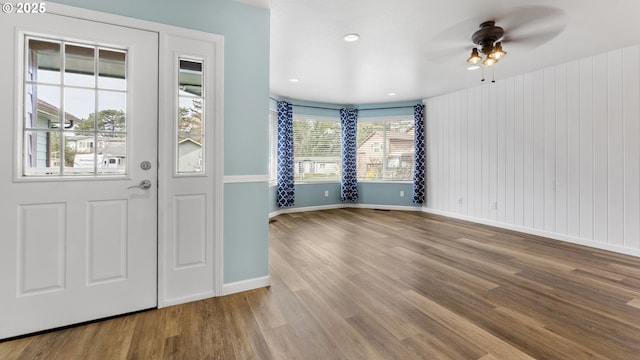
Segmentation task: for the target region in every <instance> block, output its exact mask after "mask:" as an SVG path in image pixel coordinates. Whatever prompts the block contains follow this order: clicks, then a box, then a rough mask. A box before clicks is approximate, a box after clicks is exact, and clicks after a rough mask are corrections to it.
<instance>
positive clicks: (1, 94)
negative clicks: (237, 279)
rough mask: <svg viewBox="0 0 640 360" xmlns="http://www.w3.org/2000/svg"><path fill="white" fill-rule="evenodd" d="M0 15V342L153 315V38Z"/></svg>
mask: <svg viewBox="0 0 640 360" xmlns="http://www.w3.org/2000/svg"><path fill="white" fill-rule="evenodd" d="M1 17H2V21H1V22H0V45H2V47H3V52H4V54H3V55H2V56H0V79H1V81H0V119H1V122H0V123H1V124H2V131H0V169H2V170H1V171H0V199H1V200H0V229H1V231H2V233H1V234H0V339H2V338H7V337H12V336H17V335H21V334H26V333H30V332H34V331H39V330H44V329H50V328H55V327H60V326H65V325H69V324H73V323H78V322H83V321H88V320H93V319H98V318H103V317H108V316H112V315H116V314H122V313H127V312H131V311H136V310H141V309H146V308H152V307H155V306H156V302H157V289H156V287H157V186H156V184H157V121H158V120H157V119H158V116H157V115H158V114H157V108H158V106H157V99H158V85H157V84H158V35H157V33H154V32H147V31H142V30H134V29H131V28H125V27H119V26H114V25H108V24H104V23H97V22H90V21H85V20H80V19H76V18H71V17H66V16H61V15H54V14H50V13H47V14H2V15H1ZM146 165H149V166H146ZM143 180H147V181H148V182H145V183H142V185H144V186H139V185H140V184H141V182H142V181H143ZM134 186H139V187H134Z"/></svg>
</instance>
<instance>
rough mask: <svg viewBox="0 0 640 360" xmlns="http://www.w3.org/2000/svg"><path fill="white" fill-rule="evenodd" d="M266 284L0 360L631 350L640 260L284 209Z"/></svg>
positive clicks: (414, 220) (109, 324)
mask: <svg viewBox="0 0 640 360" xmlns="http://www.w3.org/2000/svg"><path fill="white" fill-rule="evenodd" d="M275 220H276V221H275V222H273V223H272V224H271V225H270V228H271V251H270V256H271V279H272V285H271V287H270V288H265V289H258V290H254V291H249V292H245V293H241V294H235V295H231V296H226V297H220V298H214V299H208V300H204V301H198V302H193V303H189V304H185V305H179V306H173V307H169V308H164V309H159V310H150V311H146V312H141V313H137V314H133V315H129V316H124V317H119V318H115V319H110V320H105V321H101V322H96V323H92V324H88V325H83V326H78V327H73V328H68V329H64V330H60V331H55V332H50V333H45V334H41V335H37V336H32V337H27V338H22V339H18V340H12V341H5V342H3V343H0V359H225V360H228V359H323V360H324V359H481V360H495V359H505V360H515V359H534V358H535V359H608V360H613V359H625V360H627V359H640V259H639V258H635V257H631V256H625V255H620V254H614V253H609V252H605V251H600V250H595V249H591V248H585V247H580V246H576V245H572V244H567V243H562V242H558V241H555V240H548V239H544V238H540V237H535V236H531V235H524V234H520V233H516V232H512V231H506V230H500V229H496V228H491V227H488V226H483V225H477V224H471V223H467V222H463V221H459V220H452V219H448V218H444V217H439V216H435V215H428V214H424V213H419V212H397V211H376V210H368V209H338V210H327V211H318V212H308V213H294V214H286V215H280V216H278V217H276V218H275Z"/></svg>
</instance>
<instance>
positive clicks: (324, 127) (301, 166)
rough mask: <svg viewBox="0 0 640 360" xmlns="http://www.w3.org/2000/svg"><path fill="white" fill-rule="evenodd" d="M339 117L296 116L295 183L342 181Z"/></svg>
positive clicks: (294, 133)
mask: <svg viewBox="0 0 640 360" xmlns="http://www.w3.org/2000/svg"><path fill="white" fill-rule="evenodd" d="M340 134H341V130H340V120H339V119H337V118H330V117H311V116H294V119H293V161H294V164H293V168H294V178H295V181H296V182H323V181H340V174H341V166H342V157H341V154H342V145H341V138H340Z"/></svg>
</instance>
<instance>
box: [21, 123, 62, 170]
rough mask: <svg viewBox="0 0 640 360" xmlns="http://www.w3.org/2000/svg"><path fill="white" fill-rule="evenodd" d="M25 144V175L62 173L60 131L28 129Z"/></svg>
mask: <svg viewBox="0 0 640 360" xmlns="http://www.w3.org/2000/svg"><path fill="white" fill-rule="evenodd" d="M24 146H25V149H24V155H25V156H24V175H31V176H42V175H59V174H60V159H61V156H62V154H61V152H60V132H58V131H26V132H25V137H24Z"/></svg>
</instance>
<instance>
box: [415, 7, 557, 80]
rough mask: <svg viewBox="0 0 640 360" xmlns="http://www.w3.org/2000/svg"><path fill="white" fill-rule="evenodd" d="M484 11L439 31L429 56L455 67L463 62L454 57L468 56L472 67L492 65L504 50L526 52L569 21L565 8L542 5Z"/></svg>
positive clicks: (428, 57)
mask: <svg viewBox="0 0 640 360" xmlns="http://www.w3.org/2000/svg"><path fill="white" fill-rule="evenodd" d="M482 13H483V14H484V15H483V14H479V15H478V16H474V17H472V18H468V19H466V20H464V21H462V22H460V23H457V24H454V25H452V26H450V27H448V28H446V29H444V30H442V31H440V32H439V33H438V34H436V36H435V37H434V38H433V39H431V44H432V46H430V47H429V51H428V53H427V54H426V57H427V59H428V60H429V61H431V62H433V63H440V64H442V63H451V64H452V66H453V64H456V63H457V64H459V63H460V62H457V61H455V62H454V61H452V59H454V60H455V59H459V60H461V61H464V60H465V59H466V60H467V62H468V64H467V65H471V66H470V68H471V69H474V68H478V67H480V65H484V66H486V67H491V66H493V65H495V63H496V62H498V61H499V60H501V59H502V57H504V56H505V55H506V51H505V50H504V49H507V50H509V51H510V53H512V54H513V55H514V56H515V55H519V54H523V53H527V52H528V51H531V50H533V49H534V48H536V47H538V46H541V45H542V44H545V43H547V42H548V41H550V40H552V39H553V38H554V37H556V36H557V35H558V34H560V33H561V32H562V30H564V28H565V27H566V25H567V22H568V19H567V16H566V14H565V12H564V11H563V10H562V9H560V8H557V7H551V6H542V5H530V6H519V7H513V8H509V9H504V10H500V9H498V10H497V11H490V9H486V10H485V11H483V12H482ZM492 13H493V15H491V14H492ZM478 24H480V25H478ZM474 29H475V30H474ZM469 40H471V42H469ZM503 46H504V49H503ZM469 52H471V56H469ZM465 53H466V56H465V55H464V54H465ZM483 55H484V56H483Z"/></svg>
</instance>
